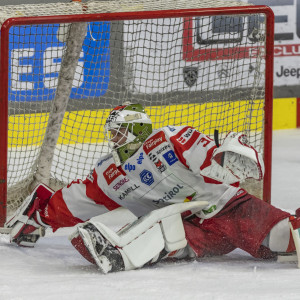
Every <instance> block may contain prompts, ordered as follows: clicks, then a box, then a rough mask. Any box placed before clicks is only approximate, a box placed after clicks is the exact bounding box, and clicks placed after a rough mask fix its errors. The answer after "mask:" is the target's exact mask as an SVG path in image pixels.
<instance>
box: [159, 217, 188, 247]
mask: <svg viewBox="0 0 300 300" xmlns="http://www.w3.org/2000/svg"><path fill="white" fill-rule="evenodd" d="M161 229H162V232H163V234H164V239H165V249H166V250H167V251H168V252H172V251H175V250H178V249H182V248H184V247H185V246H186V245H187V241H186V239H185V232H184V228H183V224H182V219H181V215H180V214H176V215H173V216H170V217H167V218H164V219H162V220H161Z"/></svg>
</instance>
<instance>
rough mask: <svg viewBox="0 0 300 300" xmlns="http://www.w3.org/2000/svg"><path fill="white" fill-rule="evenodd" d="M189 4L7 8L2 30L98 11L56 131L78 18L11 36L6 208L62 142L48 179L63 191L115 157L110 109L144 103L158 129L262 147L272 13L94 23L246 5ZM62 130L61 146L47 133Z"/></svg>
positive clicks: (87, 30) (24, 28)
mask: <svg viewBox="0 0 300 300" xmlns="http://www.w3.org/2000/svg"><path fill="white" fill-rule="evenodd" d="M186 5H187V2H186V1H159V0H152V1H147V2H144V3H143V2H141V1H88V2H85V3H78V2H76V3H68V4H66V3H55V4H41V5H19V6H5V7H3V9H2V10H1V13H0V23H4V22H5V20H6V19H8V18H10V17H14V18H18V17H24V16H30V17H32V16H45V17H44V18H47V16H57V15H73V14H74V15H82V14H93V15H91V19H90V22H88V23H87V24H85V29H84V30H85V31H84V38H83V42H82V46H81V49H80V52H79V54H78V55H79V57H78V59H77V62H76V65H75V67H74V74H73V77H72V78H71V79H70V78H69V81H70V80H71V82H72V83H71V87H70V90H69V91H67V92H66V93H67V103H66V106H65V108H64V110H62V115H63V116H62V118H61V122H60V123H59V122H58V123H59V124H56V125H55V126H56V129H49V126H50V125H49V123H51V122H52V123H55V122H54V121H55V120H54V121H53V119H51V114H52V112H53V111H54V112H55V110H56V113H57V110H59V109H57V104H56V103H55V101H56V100H57V99H55V98H56V96H57V91H58V89H59V88H61V89H62V90H64V89H66V90H67V88H65V87H64V86H60V87H59V84H60V79H59V77H60V75H61V74H60V73H62V65H63V59H64V55H65V53H66V51H67V50H66V49H67V46H66V45H67V41H68V40H70V37H71V35H70V28H71V27H72V25H70V23H72V22H74V21H72V22H68V21H65V22H59V23H54V24H53V22H52V21H49V22H48V23H47V21H44V20H45V19H42V18H41V20H43V21H42V22H40V23H38V22H37V23H34V22H32V23H30V22H31V21H28V24H22V25H14V26H12V27H11V28H10V30H9V43H8V47H9V57H8V61H9V62H8V70H9V71H8V72H9V74H8V95H7V100H8V114H9V119H8V161H7V168H8V174H7V187H8V192H7V205H8V212H12V211H14V210H15V209H16V208H17V207H18V206H19V205H20V203H21V202H22V200H23V199H24V198H25V197H26V196H27V195H28V193H30V191H31V189H32V183H33V182H34V181H35V180H36V173H37V170H38V169H39V167H40V166H39V164H40V162H39V159H41V157H40V156H41V151H42V149H43V147H45V144H47V143H50V144H51V143H52V144H53V143H54V148H53V155H50V156H51V157H50V158H49V161H50V163H49V166H48V167H49V176H48V178H47V179H46V180H48V182H46V183H47V184H49V185H50V186H51V187H52V188H54V189H58V188H60V187H62V186H64V185H65V184H68V183H70V182H71V181H72V180H75V179H84V178H85V177H86V176H87V175H88V174H89V172H90V170H91V169H92V168H93V165H94V164H95V162H96V161H97V160H98V159H99V157H100V156H101V155H103V154H105V153H107V151H108V149H107V146H106V144H105V142H104V132H103V131H104V130H103V125H104V123H105V120H106V118H107V116H108V114H109V112H110V110H111V109H112V108H113V107H115V106H116V105H119V104H121V103H124V102H125V101H131V102H133V103H136V102H139V103H141V104H143V105H145V106H146V111H147V112H148V114H149V115H150V117H151V119H152V121H153V124H154V128H159V127H162V126H167V125H172V126H173V125H183V124H187V125H190V126H193V127H195V128H197V129H198V130H200V131H201V132H203V133H205V134H207V135H209V136H211V137H213V134H214V130H215V129H217V130H218V131H219V134H220V142H222V139H223V138H224V136H225V135H226V133H228V132H229V131H236V132H244V133H246V134H247V135H248V138H249V141H250V143H251V145H253V146H254V147H256V148H257V150H258V151H261V152H264V149H263V146H264V143H263V140H264V115H265V112H264V106H265V93H266V91H265V71H266V70H265V68H266V66H265V40H266V16H265V15H264V14H262V13H247V12H243V13H241V14H239V13H236V14H234V15H231V14H230V15H226V9H224V10H223V11H224V12H223V13H224V14H223V15H220V14H218V15H213V14H212V15H207V16H202V15H201V16H199V15H198V14H197V13H196V12H195V15H190V14H186V15H184V14H183V15H182V16H180V17H178V16H177V17H170V16H169V15H168V16H167V17H166V16H165V15H164V13H163V12H162V13H161V16H160V17H157V16H156V17H155V18H153V19H151V18H142V19H135V18H133V17H132V19H129V20H128V19H126V18H125V20H117V19H114V20H109V19H107V20H105V21H101V20H98V19H97V17H95V16H96V14H98V13H114V12H143V11H159V10H166V9H168V10H171V9H172V10H173V9H174V10H177V9H187V8H189V9H191V8H214V7H240V6H243V4H242V3H240V2H239V3H236V2H229V1H226V2H223V1H200V2H199V1H189V2H188V5H189V6H188V7H187V6H186ZM199 5H200V7H199ZM137 15H138V14H137ZM106 18H107V17H106ZM49 20H50V19H49ZM45 22H46V23H45ZM41 23H43V24H41ZM81 24H84V23H81ZM75 36H76V35H75ZM72 39H74V37H72ZM71 42H72V41H71ZM70 45H71V43H70ZM68 47H71V46H68ZM65 73H66V72H65ZM67 73H68V72H67ZM52 125H53V124H52ZM55 126H54V127H55ZM47 127H48V129H47ZM57 128H58V129H57ZM55 130H58V132H59V134H58V136H57V139H56V138H55V137H52V136H51V134H50V135H49V134H47V133H46V132H47V131H51V132H52V131H55ZM51 139H52V140H51ZM42 156H44V154H43V155H42ZM261 192H262V187H261V186H259V185H256V186H255V193H256V194H257V195H259V196H261Z"/></svg>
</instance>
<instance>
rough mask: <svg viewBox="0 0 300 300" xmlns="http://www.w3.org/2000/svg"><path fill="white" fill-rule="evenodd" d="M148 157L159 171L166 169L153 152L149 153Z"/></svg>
mask: <svg viewBox="0 0 300 300" xmlns="http://www.w3.org/2000/svg"><path fill="white" fill-rule="evenodd" d="M149 158H150V160H151V161H152V162H153V163H154V165H155V166H156V168H157V169H158V171H160V173H162V172H164V171H166V169H167V168H166V166H165V165H164V164H163V163H162V162H161V160H160V159H159V158H158V157H157V156H156V155H155V154H153V153H149Z"/></svg>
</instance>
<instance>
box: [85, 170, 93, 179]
mask: <svg viewBox="0 0 300 300" xmlns="http://www.w3.org/2000/svg"><path fill="white" fill-rule="evenodd" d="M93 172H94V170H92V171H91V172H90V173H89V175H88V176H87V177H86V178H87V179H88V180H89V181H90V182H94V176H93Z"/></svg>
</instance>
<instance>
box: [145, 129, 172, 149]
mask: <svg viewBox="0 0 300 300" xmlns="http://www.w3.org/2000/svg"><path fill="white" fill-rule="evenodd" d="M166 141H167V140H166V137H165V134H164V133H163V132H162V131H160V132H158V133H156V134H155V135H153V136H152V137H151V138H149V139H148V140H146V141H145V142H144V145H143V149H144V151H145V152H146V154H149V153H150V152H151V151H152V150H153V149H154V148H156V147H157V146H159V145H160V144H161V143H163V142H166Z"/></svg>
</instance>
